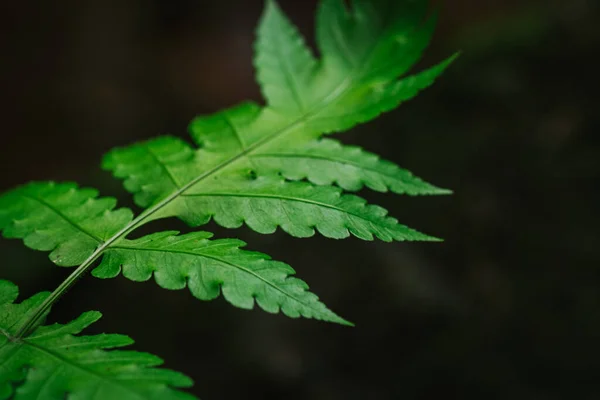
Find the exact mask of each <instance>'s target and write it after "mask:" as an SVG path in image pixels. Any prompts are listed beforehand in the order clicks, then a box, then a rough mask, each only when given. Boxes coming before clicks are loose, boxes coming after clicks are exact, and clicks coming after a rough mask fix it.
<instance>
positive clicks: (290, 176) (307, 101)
mask: <svg viewBox="0 0 600 400" xmlns="http://www.w3.org/2000/svg"><path fill="white" fill-rule="evenodd" d="M426 9H427V8H426V6H425V4H424V2H408V1H407V2H403V1H401V2H398V1H392V0H374V1H371V0H368V1H367V0H354V1H352V2H351V7H350V8H348V7H347V6H346V3H345V2H344V1H342V0H323V1H322V2H321V5H320V9H319V12H318V17H317V44H318V48H319V50H320V53H321V57H320V58H319V59H317V58H316V57H315V56H314V55H313V54H312V52H311V50H310V49H309V48H308V47H307V46H306V44H305V42H304V40H303V39H302V37H301V35H300V34H299V32H298V30H297V29H296V28H295V27H294V26H293V25H292V24H291V23H290V21H289V20H288V19H287V17H286V16H285V15H284V14H283V13H282V11H281V10H280V9H279V7H278V6H277V5H276V3H275V2H274V1H268V2H267V8H266V10H265V13H264V15H263V18H262V20H261V24H260V27H259V30H258V39H257V42H256V47H255V48H256V57H255V65H256V68H257V75H258V81H259V83H260V84H261V89H262V91H263V93H264V96H265V99H266V102H267V104H266V105H265V106H259V105H257V104H254V103H242V104H240V105H238V106H235V107H232V108H229V109H227V110H224V111H221V112H218V113H215V114H214V115H210V116H201V117H198V118H196V119H195V120H194V121H192V123H191V124H190V133H191V136H192V139H193V141H194V142H195V144H196V145H197V148H194V147H192V146H191V145H189V144H187V143H186V142H184V141H182V140H180V139H176V138H173V137H168V136H167V137H160V138H157V139H154V140H150V141H147V142H144V143H139V144H135V145H133V146H129V147H126V148H121V149H115V150H113V151H111V152H110V153H109V154H108V155H106V156H105V158H104V160H103V167H104V168H105V169H108V170H111V171H112V172H113V174H114V175H115V176H116V177H118V178H121V179H124V185H125V188H126V189H127V190H128V191H130V192H131V193H133V194H134V200H135V202H136V204H138V205H139V206H141V207H142V208H144V210H143V212H142V213H141V214H140V215H138V216H137V217H135V218H134V216H133V213H132V212H131V211H130V210H128V209H118V210H115V209H114V207H115V205H116V202H115V200H114V199H112V198H97V192H96V191H95V190H92V189H79V188H78V187H77V186H76V185H73V184H55V183H33V184H29V185H26V186H23V187H20V188H17V189H15V190H13V191H10V192H8V193H6V194H4V195H2V196H0V230H2V232H3V234H4V236H6V237H9V238H21V239H23V240H24V241H25V244H26V245H27V246H29V247H31V248H33V249H36V250H43V251H51V255H50V258H51V259H52V261H53V262H55V263H56V264H57V265H60V266H77V265H78V266H79V267H78V269H77V270H76V271H75V272H74V278H73V280H70V281H69V282H67V283H66V285H67V286H65V287H68V285H70V284H72V283H73V282H74V281H75V280H76V278H77V277H78V276H80V275H81V274H82V273H84V272H86V271H88V270H89V269H91V268H93V267H94V263H95V261H97V260H99V259H101V258H102V261H101V265H100V267H99V268H98V269H96V270H95V275H96V276H99V277H104V278H108V277H114V276H116V275H118V274H119V273H120V272H123V274H124V276H126V277H127V278H129V279H132V280H136V281H139V280H148V279H150V278H151V277H152V276H154V278H155V280H156V281H157V283H158V284H159V285H160V286H162V287H164V288H167V289H181V288H183V287H185V286H188V287H189V288H190V290H191V292H192V294H193V295H194V296H196V297H197V298H199V299H203V300H209V299H213V298H215V297H217V295H218V294H219V293H220V292H222V293H223V294H224V297H225V298H226V300H228V301H229V302H231V303H232V304H234V305H236V306H238V307H242V308H251V307H252V306H253V304H254V302H257V303H258V304H259V306H260V307H262V308H263V309H265V310H266V311H269V312H277V311H279V310H280V309H281V310H282V311H283V313H284V314H286V315H289V316H305V317H310V318H316V319H321V320H326V321H333V322H338V323H347V322H346V321H345V320H343V319H342V318H340V317H338V316H337V315H335V314H334V313H332V312H331V311H330V310H328V309H327V308H326V307H325V306H324V305H323V304H322V303H320V302H319V301H318V298H317V297H316V296H315V295H313V294H311V293H309V292H307V291H306V289H307V286H306V284H305V283H304V282H302V281H300V280H298V279H296V278H293V277H291V276H290V275H292V274H293V273H294V271H293V270H292V269H291V268H290V267H289V266H287V265H285V264H282V263H278V262H275V261H270V260H268V258H267V257H266V256H264V255H260V254H258V253H250V252H247V251H244V250H241V249H240V247H242V243H241V242H238V241H227V240H225V241H219V240H216V241H209V240H208V238H209V235H210V234H207V233H203V232H199V233H195V234H189V235H181V236H180V235H177V234H176V233H173V232H163V233H157V234H154V235H150V236H147V237H144V238H141V239H137V240H129V239H128V235H129V234H130V233H132V232H134V231H135V230H136V229H137V228H139V227H140V226H142V225H144V224H146V223H148V222H150V221H152V220H156V219H159V218H168V217H178V218H180V219H182V220H183V221H185V222H186V223H188V224H189V225H191V226H200V225H204V224H206V223H208V222H209V221H210V220H211V219H214V221H215V222H217V223H218V224H220V225H222V226H224V227H227V228H237V227H239V226H241V225H242V224H244V223H245V224H246V225H248V226H249V227H250V228H251V229H253V230H255V231H257V232H260V233H273V232H274V231H276V229H277V228H278V227H280V228H281V229H282V230H283V231H285V232H287V233H289V234H290V235H292V236H296V237H309V236H312V235H314V234H315V232H319V233H321V234H322V235H324V236H326V237H329V238H336V239H341V238H346V237H348V236H350V235H354V236H356V237H358V238H360V239H364V240H373V239H374V238H378V239H380V240H383V241H392V240H397V241H402V240H437V239H435V238H432V237H430V236H427V235H424V234H421V233H419V232H417V231H415V230H412V229H410V228H408V227H406V226H404V225H401V224H400V223H398V221H397V220H396V219H394V218H392V217H389V216H388V215H387V211H386V210H384V209H383V208H381V207H378V206H375V205H368V204H367V203H366V201H365V200H363V199H362V198H360V197H358V196H356V195H350V194H344V192H343V190H348V191H356V190H359V189H361V188H362V187H364V186H366V187H368V188H371V189H374V190H378V191H388V190H391V191H393V192H395V193H398V194H410V195H429V194H444V193H448V191H447V190H443V189H439V188H437V187H435V186H433V185H430V184H428V183H426V182H425V181H423V180H421V179H419V178H417V177H415V176H413V175H412V174H411V173H410V172H408V171H406V170H403V169H401V168H400V167H398V166H396V165H395V164H393V163H391V162H389V161H384V160H380V159H379V158H378V157H377V156H376V155H374V154H371V153H368V152H366V151H363V150H362V149H360V148H357V147H347V146H343V145H341V144H340V143H338V142H336V141H333V140H330V139H324V138H322V136H323V135H324V134H327V133H332V132H341V131H344V130H346V129H349V128H351V127H353V126H355V125H357V124H358V123H361V122H366V121H368V120H371V119H373V118H375V117H376V116H377V115H379V114H380V113H382V112H385V111H389V110H391V109H393V108H395V107H396V106H397V105H398V104H400V103H401V102H402V101H405V100H407V99H410V98H411V97H413V96H414V95H416V94H417V92H418V91H419V90H421V89H423V88H425V87H427V86H429V85H430V84H431V83H432V82H433V81H434V80H435V78H436V77H437V76H439V75H440V74H441V73H442V71H443V70H444V69H445V68H446V67H447V66H448V65H449V63H450V62H452V60H453V59H454V57H450V58H449V59H448V60H445V61H443V62H442V63H440V64H438V65H436V66H434V67H432V68H430V69H427V70H425V71H423V72H420V73H418V74H415V75H410V76H406V77H404V76H403V75H404V74H405V73H406V72H407V71H408V70H409V68H410V67H411V66H412V65H413V64H414V63H415V62H416V61H417V60H418V59H419V57H420V55H421V53H422V51H423V49H424V48H425V46H426V44H427V43H428V42H429V40H430V38H431V34H432V32H433V26H434V22H435V19H434V18H429V19H427V18H426V16H427V14H426ZM303 180H305V181H303ZM294 181H296V182H294ZM333 184H336V185H337V186H339V187H335V186H333ZM44 307H46V305H44ZM42 311H43V307H42V309H40V310H39V312H38V314H40V315H41V313H42ZM40 315H36V316H35V318H39V316H40ZM35 318H34V319H35ZM30 324H32V326H27V328H28V329H29V328H33V320H32V321H30ZM23 332H25V330H24V331H23ZM23 332H21V333H23Z"/></svg>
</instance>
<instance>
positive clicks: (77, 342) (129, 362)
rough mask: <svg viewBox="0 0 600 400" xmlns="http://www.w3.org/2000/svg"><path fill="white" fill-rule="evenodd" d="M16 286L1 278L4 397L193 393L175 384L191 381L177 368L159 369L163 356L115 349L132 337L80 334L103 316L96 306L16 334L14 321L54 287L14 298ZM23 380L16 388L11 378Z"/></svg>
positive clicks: (164, 398)
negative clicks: (62, 321) (19, 300)
mask: <svg viewBox="0 0 600 400" xmlns="http://www.w3.org/2000/svg"><path fill="white" fill-rule="evenodd" d="M18 293H19V290H18V288H17V286H15V285H14V284H12V283H11V282H8V281H2V280H0V332H1V334H0V359H1V360H2V364H1V366H0V399H3V400H4V399H9V398H12V399H15V400H29V399H65V398H68V399H120V400H140V399H157V400H171V399H173V400H184V399H193V398H194V397H193V396H190V395H188V394H186V393H183V392H178V391H176V390H174V389H173V387H176V388H177V387H178V388H185V387H189V386H191V385H192V381H191V380H190V379H189V378H188V377H186V376H184V375H182V374H180V373H178V372H174V371H169V370H164V369H156V368H154V367H155V366H157V365H160V364H162V360H161V359H160V358H158V357H156V356H153V355H151V354H147V353H140V352H135V351H123V350H113V351H106V350H107V349H114V348H119V347H123V346H128V345H130V344H132V343H133V340H131V339H130V338H129V337H127V336H124V335H110V334H101V335H95V336H75V335H77V334H79V333H80V332H81V331H82V330H84V329H85V328H87V327H88V326H90V325H91V324H93V323H94V322H96V321H97V320H99V319H100V317H101V316H102V314H100V313H99V312H95V311H91V312H86V313H83V314H82V315H81V316H80V317H79V318H77V319H75V320H74V321H71V322H69V323H68V324H66V325H62V324H54V325H47V326H40V327H38V328H37V329H36V330H35V332H33V333H31V334H29V335H27V336H25V337H21V338H17V337H15V336H14V335H15V334H16V330H15V327H18V326H19V325H20V323H21V322H22V321H23V319H24V318H27V317H28V316H29V315H30V314H31V313H32V312H33V311H34V310H35V309H36V308H37V307H39V306H40V305H41V304H42V302H43V301H44V299H45V298H46V297H47V296H48V295H49V293H38V294H36V295H35V296H33V297H31V298H29V299H27V300H24V301H23V302H22V303H20V304H14V303H13V302H14V301H15V300H16V298H17V296H18ZM14 383H18V384H19V388H18V389H16V391H15V390H14V389H13V387H12V384H14Z"/></svg>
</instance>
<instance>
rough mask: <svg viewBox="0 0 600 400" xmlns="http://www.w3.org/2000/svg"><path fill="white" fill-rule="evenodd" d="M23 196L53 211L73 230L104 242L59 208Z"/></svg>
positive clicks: (26, 195) (29, 196)
mask: <svg viewBox="0 0 600 400" xmlns="http://www.w3.org/2000/svg"><path fill="white" fill-rule="evenodd" d="M21 196H23V197H24V198H26V199H29V200H32V201H35V202H36V203H40V204H41V205H42V206H44V207H46V208H48V209H49V210H50V211H52V212H53V213H55V214H56V215H58V216H59V217H60V218H62V219H63V220H64V221H65V222H66V223H68V224H69V225H71V226H72V227H73V228H75V229H76V230H78V231H80V232H81V233H83V234H84V235H86V236H89V237H90V238H91V239H93V240H95V241H96V242H98V243H102V242H103V240H102V239H100V238H99V237H98V236H96V235H94V234H93V233H91V232H88V231H87V230H86V229H84V228H83V227H82V226H81V225H79V224H77V223H75V221H73V220H72V219H71V218H69V217H68V216H67V215H65V214H64V213H63V212H61V211H60V210H59V209H58V208H56V207H54V206H53V205H52V204H50V203H48V202H47V201H44V200H43V199H38V198H37V197H34V196H31V195H28V194H21Z"/></svg>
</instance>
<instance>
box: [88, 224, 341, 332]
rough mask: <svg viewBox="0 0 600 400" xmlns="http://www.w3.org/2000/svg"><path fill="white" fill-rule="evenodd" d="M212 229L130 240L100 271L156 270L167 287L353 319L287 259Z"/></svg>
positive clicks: (137, 274)
mask: <svg viewBox="0 0 600 400" xmlns="http://www.w3.org/2000/svg"><path fill="white" fill-rule="evenodd" d="M211 236H212V235H211V234H210V233H207V232H197V233H190V234H187V235H181V236H177V232H162V233H157V234H153V235H149V236H146V237H143V238H141V239H137V240H124V241H122V242H120V243H119V244H118V245H117V246H114V247H112V248H111V249H110V250H109V251H107V253H106V255H105V257H104V260H103V262H102V264H101V265H100V267H99V268H97V269H96V270H95V271H94V275H95V276H97V277H101V278H109V277H114V276H116V275H118V274H119V273H120V272H121V271H122V273H123V275H124V276H125V277H126V278H128V279H131V280H134V281H146V280H148V279H150V278H151V277H152V275H154V278H155V279H156V282H157V283H158V285H160V286H161V287H163V288H165V289H172V290H176V289H182V288H184V287H185V286H188V287H189V289H190V291H191V292H192V294H193V295H194V296H195V297H197V298H198V299H201V300H212V299H214V298H216V297H218V296H219V293H220V292H222V293H223V296H224V297H225V299H227V301H229V302H230V303H231V304H233V305H235V306H237V307H240V308H245V309H251V308H253V306H254V302H255V301H256V303H258V305H259V306H260V307H261V308H262V309H263V310H265V311H267V312H271V313H277V312H279V310H280V309H281V311H282V312H283V313H284V314H285V315H287V316H289V317H292V318H297V317H300V316H302V317H305V318H315V319H319V320H325V321H331V322H337V323H341V324H345V325H348V324H349V323H348V322H347V321H345V320H343V319H342V318H340V317H338V316H337V315H335V314H334V313H333V312H331V311H330V310H328V309H327V308H326V307H325V305H323V303H321V302H319V301H318V297H317V296H316V295H314V294H312V293H310V292H308V291H307V289H308V285H307V284H306V283H304V282H303V281H301V280H300V279H297V278H294V277H292V276H290V275H293V274H294V273H295V271H294V270H293V269H292V268H291V267H290V266H289V265H287V264H284V263H282V262H278V261H273V260H271V259H270V258H269V257H268V256H266V255H265V254H261V253H256V252H250V251H245V250H241V247H243V246H245V243H244V242H242V241H240V240H236V239H221V240H208V239H209V238H210V237H211Z"/></svg>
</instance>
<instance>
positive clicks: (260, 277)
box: [0, 183, 349, 324]
mask: <svg viewBox="0 0 600 400" xmlns="http://www.w3.org/2000/svg"><path fill="white" fill-rule="evenodd" d="M97 195H98V193H97V191H95V190H92V189H78V188H77V186H76V185H73V184H56V183H32V184H29V185H26V186H23V187H20V188H17V189H15V190H13V191H11V192H8V193H6V194H5V195H3V196H1V197H0V229H1V230H3V232H4V235H5V236H6V237H12V238H21V239H24V241H25V244H26V245H27V246H29V247H31V248H33V249H35V250H44V251H51V253H50V259H51V260H52V261H53V262H54V263H55V264H57V265H60V266H65V267H72V266H76V265H80V264H81V263H83V262H84V261H85V260H86V259H89V257H91V256H92V255H93V254H94V253H95V252H98V249H99V248H101V249H102V251H101V252H100V253H98V256H103V257H104V260H103V263H102V264H101V266H100V268H99V269H98V270H97V272H96V273H95V274H94V275H95V276H97V277H102V278H112V277H115V276H117V275H118V273H119V272H120V268H121V267H122V268H123V270H124V275H125V276H126V277H127V278H130V279H132V280H135V281H140V280H147V279H149V278H150V276H151V275H152V273H154V275H155V278H156V281H157V282H158V284H159V285H160V286H161V287H163V288H166V289H181V288H183V287H184V286H185V285H186V283H187V284H188V285H189V287H190V290H191V291H192V294H193V295H194V296H195V297H197V298H199V299H202V300H212V299H214V298H216V297H217V296H218V295H219V292H220V291H222V292H223V295H224V297H225V299H226V300H228V301H229V302H230V303H232V304H233V305H235V306H237V307H241V308H246V309H249V308H252V306H253V304H254V302H255V301H256V302H257V303H258V304H259V306H261V308H263V309H265V310H266V311H269V312H278V311H279V308H281V309H282V311H283V313H284V314H286V315H288V316H294V317H295V316H304V317H307V318H316V319H320V320H324V321H331V322H337V323H342V324H349V323H348V322H347V321H345V320H343V319H342V318H340V317H338V316H337V315H336V314H334V313H333V312H331V311H330V310H328V309H327V308H326V307H325V305H323V304H322V303H320V302H319V301H318V297H317V296H315V295H314V294H312V293H310V292H308V291H307V289H308V286H307V285H306V284H305V283H304V282H302V281H301V280H299V279H296V278H291V277H289V275H291V274H294V270H293V269H292V268H291V267H289V266H287V265H285V264H283V263H280V262H275V261H268V262H267V259H268V257H267V256H266V255H264V254H260V255H259V253H252V252H248V251H242V250H239V247H242V246H243V245H244V243H243V242H240V241H235V240H234V241H227V240H221V241H218V240H217V241H212V242H209V241H207V240H203V239H208V237H210V235H211V234H209V233H206V232H199V233H197V234H190V235H187V236H180V237H176V236H174V235H173V232H164V233H158V234H155V235H151V236H149V237H146V238H142V239H139V240H135V241H131V240H127V239H126V238H121V237H119V238H118V239H114V238H113V239H112V240H111V239H109V238H110V237H111V236H114V234H115V232H117V231H118V230H120V229H124V228H126V227H127V225H128V223H130V221H131V217H132V213H131V211H130V210H128V209H119V210H115V211H112V209H113V208H114V207H115V201H114V199H111V198H99V199H98V198H96V196H97ZM86 216H87V217H86ZM176 251H179V253H177V252H176ZM219 257H220V258H219ZM107 271H109V272H107Z"/></svg>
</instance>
